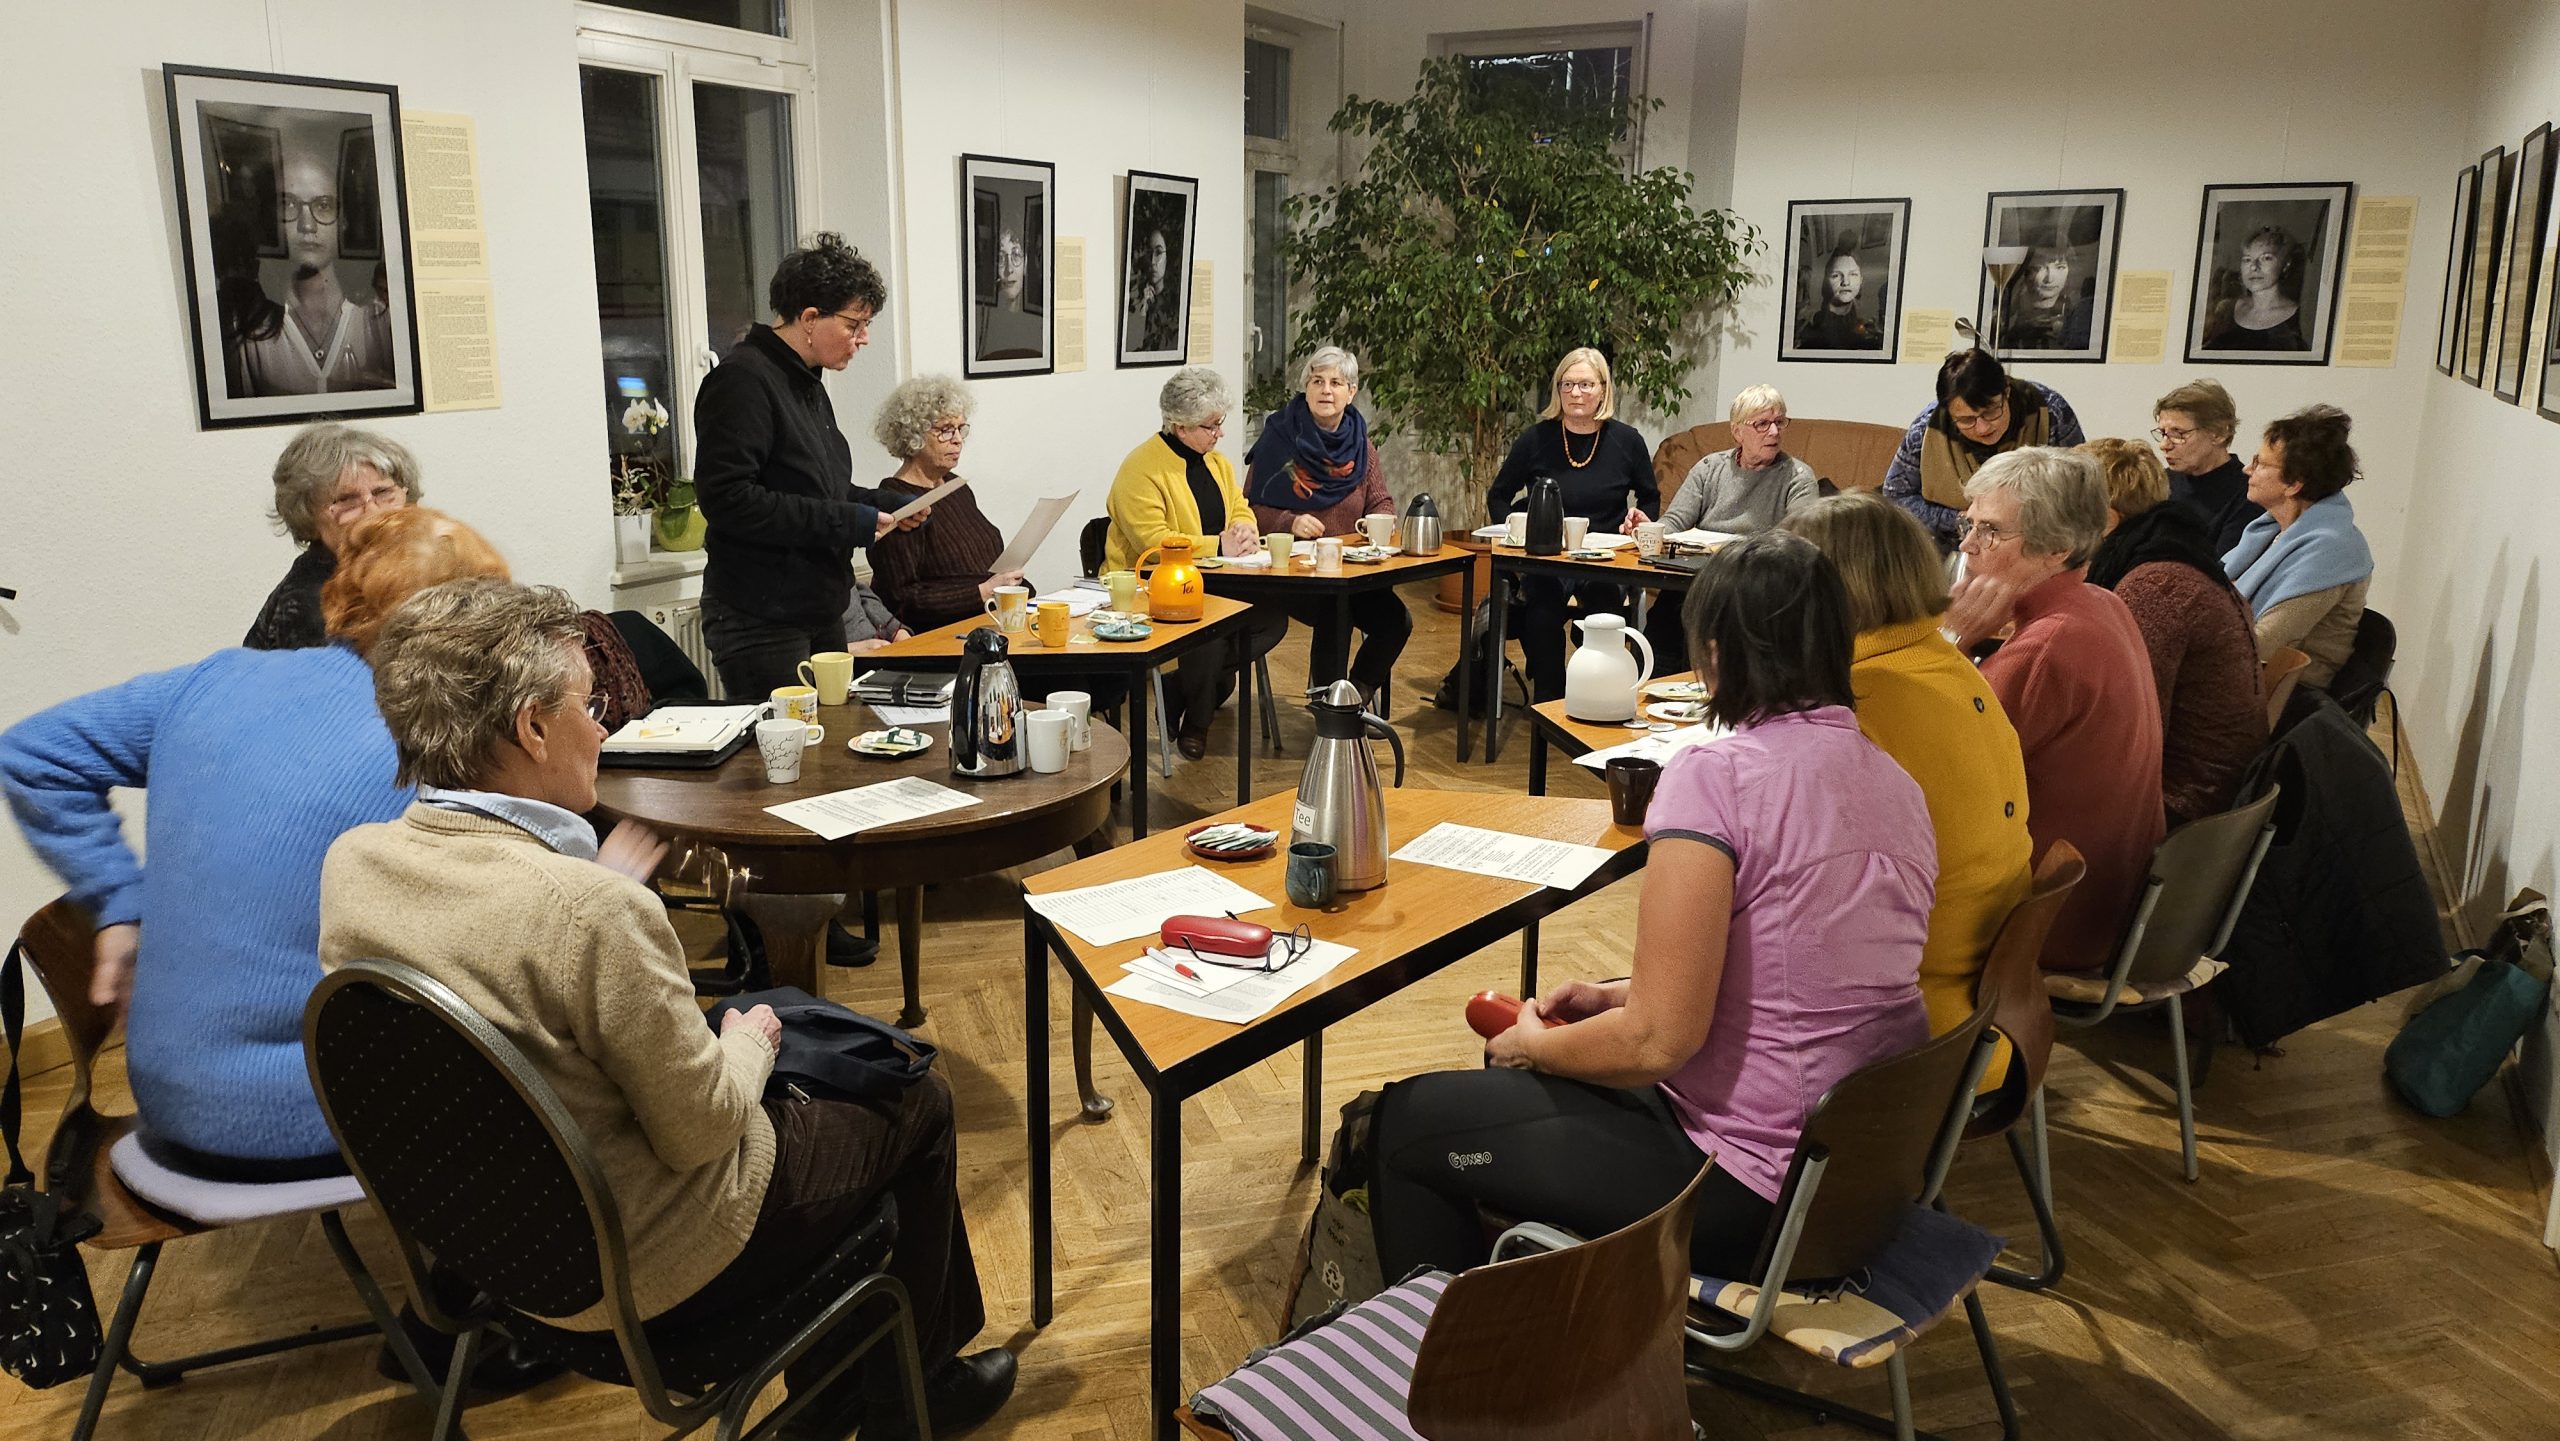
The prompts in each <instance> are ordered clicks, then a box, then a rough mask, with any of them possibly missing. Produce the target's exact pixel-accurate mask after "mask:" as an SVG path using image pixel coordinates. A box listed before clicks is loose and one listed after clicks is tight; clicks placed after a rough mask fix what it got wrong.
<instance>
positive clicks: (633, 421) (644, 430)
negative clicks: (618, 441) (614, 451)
mask: <svg viewBox="0 0 2560 1441" xmlns="http://www.w3.org/2000/svg"><path fill="white" fill-rule="evenodd" d="M666 428H667V408H666V407H665V406H663V405H660V404H659V403H658V402H656V401H654V400H634V401H632V402H631V403H630V404H628V405H626V406H624V407H622V430H623V433H624V434H626V435H630V436H634V437H637V438H638V441H639V444H640V446H641V453H639V454H626V455H617V456H615V457H614V458H613V513H614V514H616V515H647V514H648V513H649V512H651V511H653V510H657V509H660V508H661V507H664V506H666V505H668V504H669V503H670V502H671V501H673V500H675V499H676V492H678V491H681V492H682V501H681V503H682V504H685V505H691V504H692V503H693V486H692V485H691V484H689V483H688V482H685V481H681V480H679V481H676V482H674V483H673V484H672V485H671V484H669V483H668V479H667V475H666V471H665V468H664V467H663V466H662V465H661V463H660V461H659V459H658V455H657V449H658V445H657V440H658V433H659V432H660V431H663V430H665V429H666Z"/></svg>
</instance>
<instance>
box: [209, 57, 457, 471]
mask: <svg viewBox="0 0 2560 1441" xmlns="http://www.w3.org/2000/svg"><path fill="white" fill-rule="evenodd" d="M161 77H162V93H163V96H164V98H165V101H166V105H167V109H168V122H169V155H170V171H171V174H172V177H173V179H174V182H175V189H176V192H177V194H176V200H177V206H176V210H175V212H174V218H175V220H176V222H177V232H178V240H179V245H178V251H179V256H180V268H181V269H182V270H183V271H184V273H185V278H186V286H187V311H188V326H187V331H188V338H189V342H190V344H191V346H192V348H193V351H194V355H195V378H196V420H197V424H198V425H200V426H202V427H204V428H206V429H219V428H223V427H229V426H244V425H292V424H299V423H301V422H303V421H307V420H312V419H316V418H319V417H323V416H326V417H331V418H338V419H347V418H353V417H357V416H381V415H405V414H411V413H414V412H416V411H417V410H419V409H420V408H421V407H422V404H423V395H422V392H421V389H420V386H419V380H418V320H417V313H418V312H417V293H416V288H415V285H414V283H413V281H412V278H411V271H410V260H409V206H408V199H407V191H406V189H405V186H404V177H405V175H406V173H407V172H406V171H405V169H404V168H403V164H402V156H401V148H400V93H399V91H398V89H397V88H396V87H394V86H391V85H385V84H375V83H370V82H365V81H353V80H328V79H321V78H317V77H314V76H307V75H276V74H266V73H262V72H257V71H247V70H219V69H212V68H208V67H202V66H193V65H164V66H162V67H161ZM270 137H271V143H270ZM324 187H325V190H326V193H323V189H324ZM288 205H289V206H291V207H293V217H292V218H291V219H290V220H287V219H286V218H285V217H284V208H285V207H286V206H288ZM359 211H361V214H359V213H358V212H359ZM351 237H352V239H353V241H354V242H355V243H354V244H353V246H352V248H351V247H350V245H349V243H348V242H349V240H350V238H351ZM315 332H318V333H317V334H316V335H315Z"/></svg>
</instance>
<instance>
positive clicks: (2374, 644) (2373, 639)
mask: <svg viewBox="0 0 2560 1441" xmlns="http://www.w3.org/2000/svg"><path fill="white" fill-rule="evenodd" d="M2399 650H2400V631H2399V629H2398V627H2396V626H2394V625H2392V623H2391V617H2389V616H2387V615H2384V614H2383V613H2382V612H2380V611H2378V610H2375V609H2374V608H2373V607H2371V606H2367V607H2365V612H2364V617H2363V619H2361V620H2358V621H2357V622H2356V642H2355V646H2354V648H2353V649H2351V650H2349V651H2348V652H2347V658H2346V661H2345V662H2344V663H2343V664H2341V665H2340V666H2339V667H2338V673H2337V674H2336V675H2333V676H2331V677H2330V678H2329V698H2330V699H2331V700H2334V701H2336V702H2337V703H2338V708H2339V709H2340V710H2343V711H2345V712H2346V713H2347V715H2348V716H2349V717H2350V718H2351V719H2353V720H2354V721H2355V723H2356V724H2357V725H2371V724H2373V707H2374V703H2375V702H2376V701H2378V700H2380V699H2381V698H2382V688H2383V687H2384V686H2387V685H2389V684H2390V683H2391V665H2392V662H2393V660H2394V659H2396V658H2397V656H2398V654H2399Z"/></svg>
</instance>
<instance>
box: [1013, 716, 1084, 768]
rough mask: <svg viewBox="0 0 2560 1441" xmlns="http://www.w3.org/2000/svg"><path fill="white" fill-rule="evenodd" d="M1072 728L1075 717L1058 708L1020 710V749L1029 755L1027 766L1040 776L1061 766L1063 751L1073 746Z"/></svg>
mask: <svg viewBox="0 0 2560 1441" xmlns="http://www.w3.org/2000/svg"><path fill="white" fill-rule="evenodd" d="M1075 728H1076V718H1075V717H1074V716H1071V715H1069V714H1067V713H1066V712H1065V711H1062V710H1035V711H1026V712H1024V714H1023V717H1022V730H1023V734H1024V737H1025V739H1024V744H1023V752H1024V754H1026V755H1028V756H1029V757H1030V758H1031V769H1032V770H1033V771H1034V772H1036V773H1038V774H1040V775H1044V776H1052V775H1056V774H1057V773H1058V772H1060V771H1062V770H1065V769H1066V768H1067V754H1068V752H1070V751H1072V750H1074V749H1075V745H1074V742H1073V734H1074V731H1075Z"/></svg>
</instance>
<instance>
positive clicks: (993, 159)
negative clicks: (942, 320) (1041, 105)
mask: <svg viewBox="0 0 2560 1441" xmlns="http://www.w3.org/2000/svg"><path fill="white" fill-rule="evenodd" d="M1057 187H1058V172H1057V168H1056V167H1055V166H1052V165H1050V164H1048V163H1047V162H1045V161H1039V160H1008V159H1005V158H1003V157H1002V156H996V155H963V156H961V157H960V197H961V205H962V213H961V224H962V232H963V243H964V244H965V245H966V247H967V252H968V253H967V254H966V255H965V256H964V257H963V258H962V264H961V273H962V276H963V281H962V288H963V290H965V291H966V294H965V295H963V296H962V298H961V307H960V317H961V323H962V324H963V325H965V326H966V327H967V342H966V350H965V354H966V356H967V359H966V361H965V363H964V364H963V366H962V369H963V370H964V371H965V372H966V373H967V374H968V375H969V376H970V378H972V379H976V378H977V377H980V376H992V375H1047V374H1048V373H1049V372H1050V371H1051V370H1053V369H1055V368H1056V361H1055V359H1054V356H1055V351H1054V350H1053V349H1052V340H1053V330H1052V326H1053V317H1052V314H1051V309H1052V307H1051V306H1050V303H1049V301H1050V297H1049V277H1050V275H1051V274H1053V273H1054V272H1055V270H1056V265H1055V263H1054V262H1055V259H1056V257H1055V252H1054V246H1055V243H1056V242H1055V237H1053V236H1052V235H1051V234H1050V233H1049V230H1050V225H1049V218H1050V217H1051V216H1052V215H1055V214H1056V213H1057V207H1056V206H1055V205H1054V204H1053V203H1052V202H1053V201H1054V200H1055V198H1056V194H1057Z"/></svg>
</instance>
